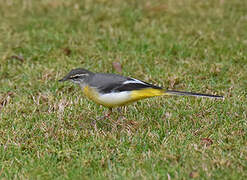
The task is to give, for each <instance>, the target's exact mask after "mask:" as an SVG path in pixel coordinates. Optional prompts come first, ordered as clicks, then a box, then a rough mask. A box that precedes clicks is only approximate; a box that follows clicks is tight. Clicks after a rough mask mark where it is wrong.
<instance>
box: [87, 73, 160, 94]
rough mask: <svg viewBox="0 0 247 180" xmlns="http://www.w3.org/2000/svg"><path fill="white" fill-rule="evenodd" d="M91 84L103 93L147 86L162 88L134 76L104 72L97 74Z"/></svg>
mask: <svg viewBox="0 0 247 180" xmlns="http://www.w3.org/2000/svg"><path fill="white" fill-rule="evenodd" d="M90 85H91V86H92V87H96V88H97V89H98V90H99V91H100V92H101V93H111V92H123V91H133V90H140V89H145V88H154V89H162V88H161V87H158V86H154V85H152V84H149V83H146V82H143V81H140V80H137V79H134V78H128V77H124V76H120V75H116V74H102V73H98V74H95V76H94V77H93V79H92V80H91V84H90Z"/></svg>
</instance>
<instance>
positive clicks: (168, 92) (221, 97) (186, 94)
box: [165, 90, 224, 99]
mask: <svg viewBox="0 0 247 180" xmlns="http://www.w3.org/2000/svg"><path fill="white" fill-rule="evenodd" d="M165 94H167V95H177V96H197V97H207V98H220V99H223V98H224V97H223V96H218V95H211V94H201V93H193V92H185V91H173V90H166V91H165Z"/></svg>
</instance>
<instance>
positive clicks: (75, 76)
mask: <svg viewBox="0 0 247 180" xmlns="http://www.w3.org/2000/svg"><path fill="white" fill-rule="evenodd" d="M63 81H71V82H73V83H75V84H78V85H79V86H80V87H81V89H82V91H83V93H84V94H85V96H86V97H88V98H89V99H91V100H92V101H94V102H95V103H97V104H100V105H103V106H105V107H108V108H109V114H111V112H112V108H115V107H120V106H125V105H128V104H130V103H133V102H135V101H138V100H141V99H145V98H150V97H154V96H162V95H178V96H196V97H207V98H220V99H222V98H224V97H223V96H219V95H211V94H202V93H194V92H186V91H177V90H166V89H164V88H163V87H160V86H156V85H153V84H150V83H147V82H144V81H141V80H138V79H135V78H131V77H125V76H122V75H119V74H110V73H94V72H91V71H89V70H87V69H84V68H76V69H72V70H71V71H70V72H69V73H68V74H67V75H65V76H64V77H63V78H62V79H60V80H59V82H63ZM109 114H108V115H109Z"/></svg>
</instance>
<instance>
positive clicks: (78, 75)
mask: <svg viewBox="0 0 247 180" xmlns="http://www.w3.org/2000/svg"><path fill="white" fill-rule="evenodd" d="M80 76H89V75H88V74H76V75H74V76H70V77H71V78H74V77H80Z"/></svg>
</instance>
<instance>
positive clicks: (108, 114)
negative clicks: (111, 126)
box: [105, 108, 112, 118]
mask: <svg viewBox="0 0 247 180" xmlns="http://www.w3.org/2000/svg"><path fill="white" fill-rule="evenodd" d="M111 114H112V108H109V111H108V113H107V114H106V115H105V117H107V118H109V117H110V116H111Z"/></svg>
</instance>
